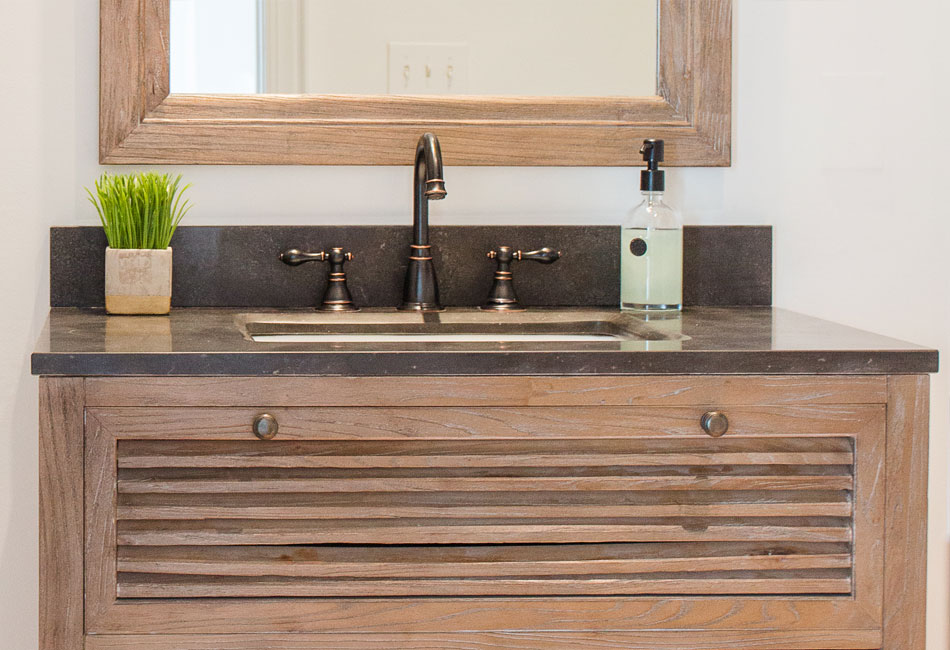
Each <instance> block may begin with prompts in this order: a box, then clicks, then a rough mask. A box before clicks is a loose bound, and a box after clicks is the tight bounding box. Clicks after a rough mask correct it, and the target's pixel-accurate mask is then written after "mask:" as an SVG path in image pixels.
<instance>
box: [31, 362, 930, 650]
mask: <svg viewBox="0 0 950 650" xmlns="http://www.w3.org/2000/svg"><path fill="white" fill-rule="evenodd" d="M493 380H497V383H494V384H493V383H492V382H493ZM927 381H928V378H927V377H926V376H904V377H889V378H884V377H860V376H858V377H851V376H848V377H843V376H822V377H800V376H798V377H796V376H791V377H734V376H729V377H711V376H704V377H672V378H671V377H622V378H618V377H597V378H581V377H564V378H559V377H553V378H552V377H544V378H530V377H524V378H484V377H479V378H467V377H460V378H455V379H446V378H440V379H438V380H437V381H436V382H433V381H431V380H428V379H427V378H396V379H393V378H388V379H386V380H385V390H384V387H383V386H381V385H379V384H378V383H377V382H376V381H374V378H358V379H356V378H292V379H290V378H267V379H243V378H227V379H223V380H222V379H221V378H207V379H195V378H187V379H184V378H128V379H82V378H43V379H42V380H41V561H42V565H43V566H42V571H41V592H42V597H41V646H40V647H41V649H42V650H51V649H52V648H56V649H57V650H69V649H71V648H80V647H83V642H84V643H85V647H87V648H90V649H93V650H95V649H99V650H105V649H112V648H116V649H118V648H126V647H139V648H147V649H148V650H152V649H153V648H154V649H155V650H159V649H161V650H166V649H169V650H170V649H172V648H174V649H175V650H190V649H191V648H200V647H203V646H202V643H207V642H209V641H210V640H211V639H213V638H217V639H218V640H219V641H220V642H221V643H222V644H223V645H220V646H217V645H216V646H214V647H227V648H234V649H236V650H243V648H252V647H258V646H256V645H254V644H255V642H256V641H255V639H256V640H257V641H260V639H261V638H263V637H258V636H256V635H259V634H261V633H265V632H266V633H267V636H266V639H267V640H268V641H269V642H275V643H277V642H278V641H279V635H280V634H281V633H282V632H284V631H285V630H281V629H275V626H274V625H273V624H272V622H273V621H275V620H277V621H279V620H283V621H285V622H286V625H287V627H288V629H287V630H286V631H288V632H289V631H292V632H300V633H303V634H292V635H290V636H288V637H287V641H286V648H287V649H288V650H290V649H292V648H294V649H295V648H297V647H308V646H306V645H300V644H301V643H306V641H307V638H308V637H309V636H310V635H309V634H307V633H314V634H315V635H316V636H314V637H313V638H312V640H311V641H313V642H317V641H320V642H322V641H326V642H330V640H331V639H332V640H333V643H335V644H338V645H334V647H341V648H350V647H352V648H357V647H360V648H362V647H367V648H368V647H379V646H378V645H376V644H375V642H373V643H370V642H369V640H370V638H371V637H372V638H374V639H376V641H377V642H378V643H379V644H382V643H389V644H391V645H392V644H395V645H396V647H401V644H402V642H401V641H399V639H405V640H406V643H407V644H408V643H409V640H410V639H412V640H413V641H412V642H413V643H415V642H416V641H420V642H421V641H425V640H427V639H428V640H430V641H432V642H433V643H435V645H434V646H425V645H419V646H418V647H442V646H439V644H440V643H445V644H448V643H449V641H452V642H457V643H459V645H458V647H460V648H461V647H469V646H468V645H465V644H467V643H478V642H482V641H484V642H485V643H488V642H489V641H490V640H494V642H496V644H497V645H498V647H511V648H529V647H530V648H549V647H550V648H555V647H567V646H568V645H569V644H570V643H577V642H578V640H579V639H582V638H594V637H591V635H595V636H596V638H597V639H598V640H601V641H603V642H605V643H612V645H605V647H618V648H620V647H623V648H647V647H651V648H662V647H674V645H668V646H665V645H663V644H675V647H677V648H681V649H684V650H685V649H686V648H696V649H697V650H699V649H700V648H702V649H711V648H719V647H730V648H735V647H743V648H770V647H775V648H778V647H781V648H813V647H823V648H831V647H834V648H868V649H870V648H882V647H883V648H886V649H887V650H891V649H892V648H893V649H894V650H896V649H897V648H901V650H904V649H907V650H919V649H921V648H923V646H922V638H923V624H922V617H923V593H924V590H923V586H922V585H923V584H924V579H925V560H924V559H923V557H924V550H925V545H924V543H923V542H924V541H925V534H926V520H925V515H926V508H925V504H926V501H925V499H926V461H927V457H926V452H927V415H928V410H927ZM885 403H886V404H887V409H886V416H884V415H883V414H882V417H881V418H880V419H879V421H880V422H881V423H883V422H884V421H885V417H886V424H887V427H886V433H885V430H884V428H883V426H878V427H876V428H874V427H872V428H871V429H868V431H867V432H859V433H858V434H857V437H856V438H857V450H856V458H857V466H856V481H857V484H856V494H858V495H860V494H862V493H865V492H868V493H870V494H875V493H880V495H881V496H880V497H879V498H872V499H870V500H869V501H868V504H869V506H870V507H867V508H860V509H858V510H856V511H855V526H856V544H858V545H860V544H862V543H863V544H866V545H867V548H865V549H864V550H861V549H859V548H857V546H856V557H858V558H859V564H858V566H856V567H855V584H856V591H855V593H856V595H857V596H856V598H855V599H847V598H840V597H839V599H838V600H837V601H835V602H831V601H829V600H827V599H824V600H823V599H821V598H801V599H787V598H784V599H750V600H749V601H748V603H745V604H743V605H741V606H740V607H738V608H737V607H736V600H735V599H734V598H732V599H730V598H724V599H720V598H711V597H704V598H694V599H680V598H676V599H670V598H662V599H657V598H642V597H631V598H613V597H610V598H570V599H564V598H519V599H504V598H502V599H499V598H490V599H477V598H476V599H473V598H464V599H459V598H454V599H453V598H446V599H422V600H420V601H419V602H411V601H409V602H407V601H406V600H405V599H402V600H401V601H400V602H395V601H393V600H391V599H390V600H387V599H371V600H370V599H367V600H361V601H360V602H359V603H358V604H354V603H353V602H352V601H348V602H340V601H337V602H334V601H333V599H320V600H319V602H314V603H309V602H307V603H297V602H295V603H294V604H292V605H288V604H287V603H285V602H274V601H268V600H263V601H258V602H255V603H254V608H255V611H256V612H257V613H258V615H259V616H260V617H261V619H263V620H269V621H271V623H268V624H267V625H265V626H264V628H263V629H255V628H254V624H253V623H252V624H251V625H249V626H247V625H243V624H244V623H245V622H246V621H245V620H244V618H243V617H245V616H246V614H247V611H248V605H247V604H246V603H215V604H214V606H213V607H207V608H200V609H202V611H201V613H200V614H195V606H194V604H193V603H191V604H185V605H184V606H183V605H177V606H176V607H178V609H177V610H175V609H166V608H160V612H156V610H155V609H149V608H150V607H153V606H152V605H150V604H148V603H144V604H143V603H115V602H113V603H112V604H111V605H108V604H107V605H106V606H105V608H104V609H103V608H102V607H94V606H93V605H95V603H96V597H95V596H92V597H91V598H90V601H87V602H86V609H85V611H84V609H83V595H84V593H86V592H89V593H95V592H96V591H97V590H98V593H100V594H104V593H107V591H103V590H102V589H103V587H102V579H101V575H102V574H104V573H105V574H107V573H109V572H96V571H86V573H87V574H88V575H87V576H86V577H83V573H84V571H83V569H84V568H87V569H89V568H91V567H92V566H94V563H93V564H90V565H89V567H86V566H85V561H84V560H83V556H84V555H85V549H84V548H83V544H82V542H81V540H84V539H87V540H88V539H97V538H98V539H102V538H100V537H98V535H99V534H100V532H101V531H96V530H94V529H93V527H90V528H89V529H88V530H87V529H86V525H85V523H84V519H85V505H84V504H83V499H82V495H83V493H84V491H85V489H86V488H89V489H90V490H91V491H92V492H95V490H94V489H92V488H91V487H90V486H91V485H92V484H93V481H92V479H93V477H92V476H89V475H84V474H86V470H87V469H88V467H86V466H85V463H84V461H83V459H84V458H85V457H89V456H90V454H97V453H98V454H101V453H102V452H103V451H104V452H105V453H106V457H108V453H109V452H108V448H109V447H110V446H111V448H112V449H113V451H114V448H115V437H114V436H113V435H112V434H111V433H110V434H109V435H100V436H98V438H99V441H98V444H97V442H96V438H97V436H96V435H94V434H93V431H94V430H95V426H87V427H84V426H83V420H84V419H85V416H87V415H88V414H89V413H95V409H98V408H99V407H113V406H114V407H141V406H144V405H147V406H154V407H187V406H218V407H221V406H244V407H248V405H253V406H256V407H274V408H280V407H287V406H303V405H306V406H368V405H373V406H382V405H398V406H432V407H447V406H476V405H477V406H485V405H491V406H529V405H533V406H548V405H550V406H554V405H559V406H591V405H611V404H614V405H622V406H637V405H641V406H686V405H689V406H692V407H694V408H697V409H700V408H714V407H716V408H725V407H730V406H769V407H773V406H774V407H776V408H805V409H807V408H808V407H810V406H813V405H818V404H825V405H835V404H838V405H849V406H850V405H855V404H864V405H874V404H885ZM87 408H89V409H90V411H88V412H87ZM92 421H93V420H92V419H91V418H90V420H89V423H92ZM796 435H797V434H796ZM885 436H886V437H885ZM106 441H109V442H106ZM885 446H886V452H885V449H884V448H885ZM885 456H886V459H887V460H886V463H885V466H884V467H885V472H883V473H882V472H879V471H878V470H879V467H878V461H880V460H882V459H884V458H885ZM113 467H114V465H113ZM874 481H880V482H882V483H883V490H881V489H880V487H881V486H880V484H876V485H874V484H873V483H874ZM856 502H863V500H862V499H860V497H859V498H858V499H856ZM93 503H95V501H93ZM94 520H96V521H99V520H101V518H94ZM885 526H886V532H884V528H885ZM862 531H867V532H862ZM77 533H78V539H79V540H80V543H79V544H78V545H77V543H76V541H77ZM882 539H883V541H884V544H881V543H880V542H881V541H882ZM113 548H114V546H113ZM915 548H916V549H917V552H916V553H915V552H912V549H915ZM77 563H78V565H79V566H78V570H77ZM882 566H883V569H884V574H883V576H881V574H880V568H881V567H882ZM96 573H98V574H99V575H100V579H99V581H96V580H95V577H96V575H95V574H96ZM114 575H115V574H114V571H113V572H112V576H113V580H114ZM882 578H883V579H882ZM87 581H88V584H87ZM106 588H108V585H107V586H106ZM111 593H112V594H114V589H113V591H112V592H111ZM882 593H886V594H887V599H886V600H887V603H886V605H882V598H881V594H882ZM875 594H877V595H876V596H875ZM106 600H107V599H106ZM476 602H477V603H478V604H477V605H476V604H475V603H476ZM513 606H515V609H512V607H513ZM288 607H289V608H290V609H291V610H292V611H290V612H288ZM301 607H304V610H303V611H301V610H300V608H301ZM189 610H190V612H189ZM242 611H243V614H242ZM513 614H514V615H513ZM179 615H180V616H179ZM671 616H673V617H675V618H677V624H676V628H675V629H670V625H669V619H670V617H671ZM131 617H134V618H137V619H138V620H141V621H143V622H145V623H143V624H144V625H146V626H147V627H148V633H149V635H150V636H149V637H148V639H143V638H142V637H136V636H135V635H128V634H123V632H127V631H128V625H127V622H128V621H129V620H132V618H131ZM300 617H304V618H306V619H307V620H308V621H313V629H301V626H300V625H299V621H300ZM506 618H507V620H508V621H512V623H514V621H516V623H514V624H508V623H506ZM189 619H190V620H189ZM500 623H501V624H500ZM222 625H224V626H228V627H224V628H223V629H230V630H239V631H240V632H242V634H239V635H220V634H219V635H218V636H217V637H213V636H209V635H208V633H209V632H215V631H217V632H219V633H220V632H221V630H222ZM236 626H237V627H236ZM277 627H279V626H277ZM394 629H396V630H398V631H393V630H394ZM690 630H692V631H690ZM153 633H157V634H155V635H154V636H152V634H153ZM86 634H88V635H89V636H88V637H86V636H85V635H86ZM351 634H353V636H351ZM165 635H168V636H167V638H166V637H165ZM275 635H277V636H275ZM585 635H586V636H585ZM571 639H573V641H571ZM279 642H280V643H284V642H283V641H279ZM427 642H428V641H427ZM274 647H275V648H277V647H279V648H282V649H283V648H284V647H285V646H284V645H275V646H274ZM405 647H416V645H406V646H405ZM489 647H490V646H489Z"/></svg>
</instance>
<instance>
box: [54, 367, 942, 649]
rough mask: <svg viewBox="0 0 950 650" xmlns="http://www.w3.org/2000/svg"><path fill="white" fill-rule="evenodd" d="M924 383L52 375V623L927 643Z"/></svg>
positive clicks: (65, 641)
mask: <svg viewBox="0 0 950 650" xmlns="http://www.w3.org/2000/svg"><path fill="white" fill-rule="evenodd" d="M927 381H928V379H927V377H926V376H891V377H884V376H744V377H743V376H680V377H672V376H649V377H647V376H635V377H449V378H446V377H440V378H427V377H400V378H372V377H361V378H318V377H298V378H148V377H138V378H136V377H130V378H43V379H42V380H41V416H40V419H41V426H40V440H41V444H40V449H41V457H40V463H41V474H40V490H41V492H40V510H41V513H40V514H41V524H40V525H41V535H40V558H41V581H40V587H41V604H40V648H41V650H54V649H55V650H74V649H76V650H78V649H80V648H85V650H127V649H128V650H131V649H133V648H134V649H135V650H209V649H211V648H214V649H215V650H259V649H265V650H303V649H304V648H308V649H309V648H321V649H323V648H333V649H346V650H351V649H352V650H357V649H359V650H363V649H366V650H369V649H376V648H384V647H389V648H400V649H403V648H406V649H412V650H422V649H443V648H453V649H459V650H461V649H465V650H468V649H472V650H475V649H476V648H477V649H486V648H513V649H521V650H526V649H533V650H534V649H536V650H542V649H545V650H546V649H549V648H550V649H554V648H565V649H566V648H587V647H596V648H630V649H636V650H661V649H664V648H668V649H670V650H674V649H675V650H720V649H722V650H725V649H727V648H728V649H741V650H759V649H763V650H764V649H783V650H794V649H801V650H821V649H824V650H828V649H845V648H851V649H867V650H874V649H887V650H923V647H924V646H923V634H924V596H925V578H926V574H925V559H924V558H925V553H926V544H925V536H926V507H925V505H926V485H927V481H926V473H927V420H928V404H927V398H928V387H927V386H928V384H927ZM713 411H718V412H721V413H722V414H724V416H725V417H726V418H727V420H728V430H727V431H726V432H725V434H724V435H721V436H718V437H717V435H718V433H719V431H716V430H715V429H712V433H713V434H717V435H711V434H709V433H707V432H706V431H705V430H704V429H703V427H702V426H701V419H702V417H703V415H704V414H706V413H709V412H713ZM262 414H268V415H270V416H272V417H273V418H274V420H275V421H276V424H277V432H276V435H274V436H273V437H272V438H271V439H261V438H259V437H258V436H256V435H255V433H254V429H253V423H254V421H255V418H258V417H259V416H261V415H262ZM259 432H260V431H259ZM269 433H273V429H271V430H270V431H269ZM264 437H265V438H266V437H269V436H268V435H265V436H264Z"/></svg>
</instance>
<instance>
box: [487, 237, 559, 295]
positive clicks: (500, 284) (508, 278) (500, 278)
mask: <svg viewBox="0 0 950 650" xmlns="http://www.w3.org/2000/svg"><path fill="white" fill-rule="evenodd" d="M560 258H561V252H560V251H557V250H554V249H553V248H548V247H544V248H539V249H538V250H536V251H529V252H527V253H525V252H524V251H521V250H517V251H516V250H512V248H511V247H510V246H499V247H498V248H497V249H496V250H492V251H489V253H488V259H490V260H494V261H495V262H496V263H497V264H498V267H497V268H496V269H495V281H494V284H492V288H491V293H489V294H488V300H486V301H485V304H484V305H482V307H481V308H482V309H486V310H491V311H524V307H522V306H521V303H519V302H518V296H517V294H516V293H515V284H514V275H513V273H512V271H511V263H512V262H516V261H522V260H526V261H531V262H540V263H541V264H554V262H556V261H558V260H559V259H560Z"/></svg>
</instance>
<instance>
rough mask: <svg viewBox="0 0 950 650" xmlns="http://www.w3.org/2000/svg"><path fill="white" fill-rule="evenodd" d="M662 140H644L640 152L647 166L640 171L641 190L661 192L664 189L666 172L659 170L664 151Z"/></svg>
mask: <svg viewBox="0 0 950 650" xmlns="http://www.w3.org/2000/svg"><path fill="white" fill-rule="evenodd" d="M665 149H666V146H665V143H664V142H663V140H644V141H643V147H641V148H640V153H641V154H642V155H643V160H644V161H645V162H646V164H647V168H646V169H645V170H643V171H642V172H640V191H641V192H663V191H665V190H666V172H664V171H661V170H660V163H661V162H663V154H664V153H665Z"/></svg>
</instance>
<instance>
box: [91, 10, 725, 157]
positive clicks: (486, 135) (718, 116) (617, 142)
mask: <svg viewBox="0 0 950 650" xmlns="http://www.w3.org/2000/svg"><path fill="white" fill-rule="evenodd" d="M659 7H660V14H659V39H658V43H659V46H658V52H659V57H658V59H659V60H658V66H657V68H658V85H657V87H658V93H657V95H656V96H652V97H630V98H618V97H494V96H491V97H489V96H472V97H437V96H436V97H433V96H399V95H177V94H176V95H171V94H170V93H169V52H168V43H169V31H170V29H169V0H100V16H99V22H100V49H99V61H100V65H99V67H100V97H99V102H100V103H99V161H100V162H101V163H103V164H139V163H147V164H203V165H260V164H274V165H411V164H412V162H413V158H414V155H415V145H416V141H417V140H418V138H419V136H420V135H421V134H422V133H424V132H426V131H432V132H433V133H435V134H437V135H438V136H439V139H440V140H441V142H442V151H443V154H444V158H445V162H446V164H449V165H504V166H530V165H544V166H636V165H640V164H641V159H640V156H639V155H638V153H637V152H638V150H639V147H640V143H641V141H642V140H643V139H644V138H664V139H665V140H666V142H667V148H666V150H667V163H668V164H670V165H679V166H728V165H729V164H730V162H731V140H732V0H660V1H659Z"/></svg>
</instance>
